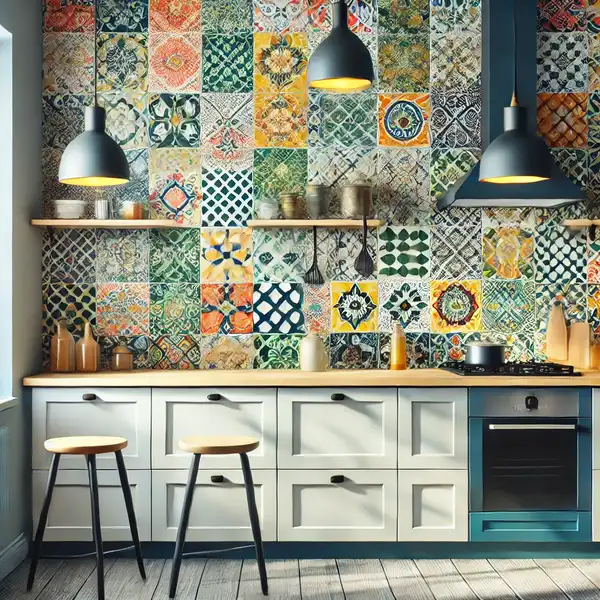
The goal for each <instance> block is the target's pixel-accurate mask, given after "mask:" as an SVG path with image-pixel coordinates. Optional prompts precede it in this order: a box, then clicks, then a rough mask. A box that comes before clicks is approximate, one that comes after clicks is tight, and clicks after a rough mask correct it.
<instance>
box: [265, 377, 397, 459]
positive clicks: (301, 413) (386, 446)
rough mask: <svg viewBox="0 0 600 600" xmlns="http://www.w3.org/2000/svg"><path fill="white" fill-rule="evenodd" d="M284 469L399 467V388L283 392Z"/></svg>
mask: <svg viewBox="0 0 600 600" xmlns="http://www.w3.org/2000/svg"><path fill="white" fill-rule="evenodd" d="M277 404H278V408H277V410H278V415H279V427H278V433H279V438H278V439H279V446H278V465H279V468H281V469H336V468H344V469H365V468H369V469H395V468H396V464H397V450H396V448H397V410H398V402H397V391H396V389H395V388H345V389H336V388H304V389H301V388H296V389H280V390H279V393H278V403H277Z"/></svg>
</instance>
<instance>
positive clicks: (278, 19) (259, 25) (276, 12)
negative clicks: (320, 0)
mask: <svg viewBox="0 0 600 600" xmlns="http://www.w3.org/2000/svg"><path fill="white" fill-rule="evenodd" d="M307 22H308V0H254V31H276V32H278V33H285V32H287V31H305V29H306V25H307Z"/></svg>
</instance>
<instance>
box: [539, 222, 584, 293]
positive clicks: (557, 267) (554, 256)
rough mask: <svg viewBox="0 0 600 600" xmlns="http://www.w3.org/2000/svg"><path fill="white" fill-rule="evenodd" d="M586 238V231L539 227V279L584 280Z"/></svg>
mask: <svg viewBox="0 0 600 600" xmlns="http://www.w3.org/2000/svg"><path fill="white" fill-rule="evenodd" d="M586 252H587V240H586V236H585V232H584V231H581V230H579V231H572V230H565V229H564V228H563V227H543V228H541V227H538V228H537V230H536V238H535V260H536V281H537V282H538V283H558V282H566V281H571V282H573V283H577V282H581V283H583V282H585V280H586V266H587V257H586Z"/></svg>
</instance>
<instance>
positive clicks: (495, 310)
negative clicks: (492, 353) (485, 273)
mask: <svg viewBox="0 0 600 600" xmlns="http://www.w3.org/2000/svg"><path fill="white" fill-rule="evenodd" d="M482 312H483V329H484V331H488V332H495V333H505V334H515V333H523V334H527V335H530V334H532V333H533V332H534V330H535V286H534V284H533V282H530V281H519V280H516V281H494V280H491V281H484V282H483V300H482Z"/></svg>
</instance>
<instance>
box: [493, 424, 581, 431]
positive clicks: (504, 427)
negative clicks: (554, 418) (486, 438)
mask: <svg viewBox="0 0 600 600" xmlns="http://www.w3.org/2000/svg"><path fill="white" fill-rule="evenodd" d="M489 428H490V429H491V430H492V431H515V430H528V429H530V430H533V429H538V430H539V429H541V430H544V429H546V430H548V429H554V430H560V429H562V430H570V431H573V430H575V429H577V425H575V424H574V423H571V424H569V423H512V424H511V423H490V425H489Z"/></svg>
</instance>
